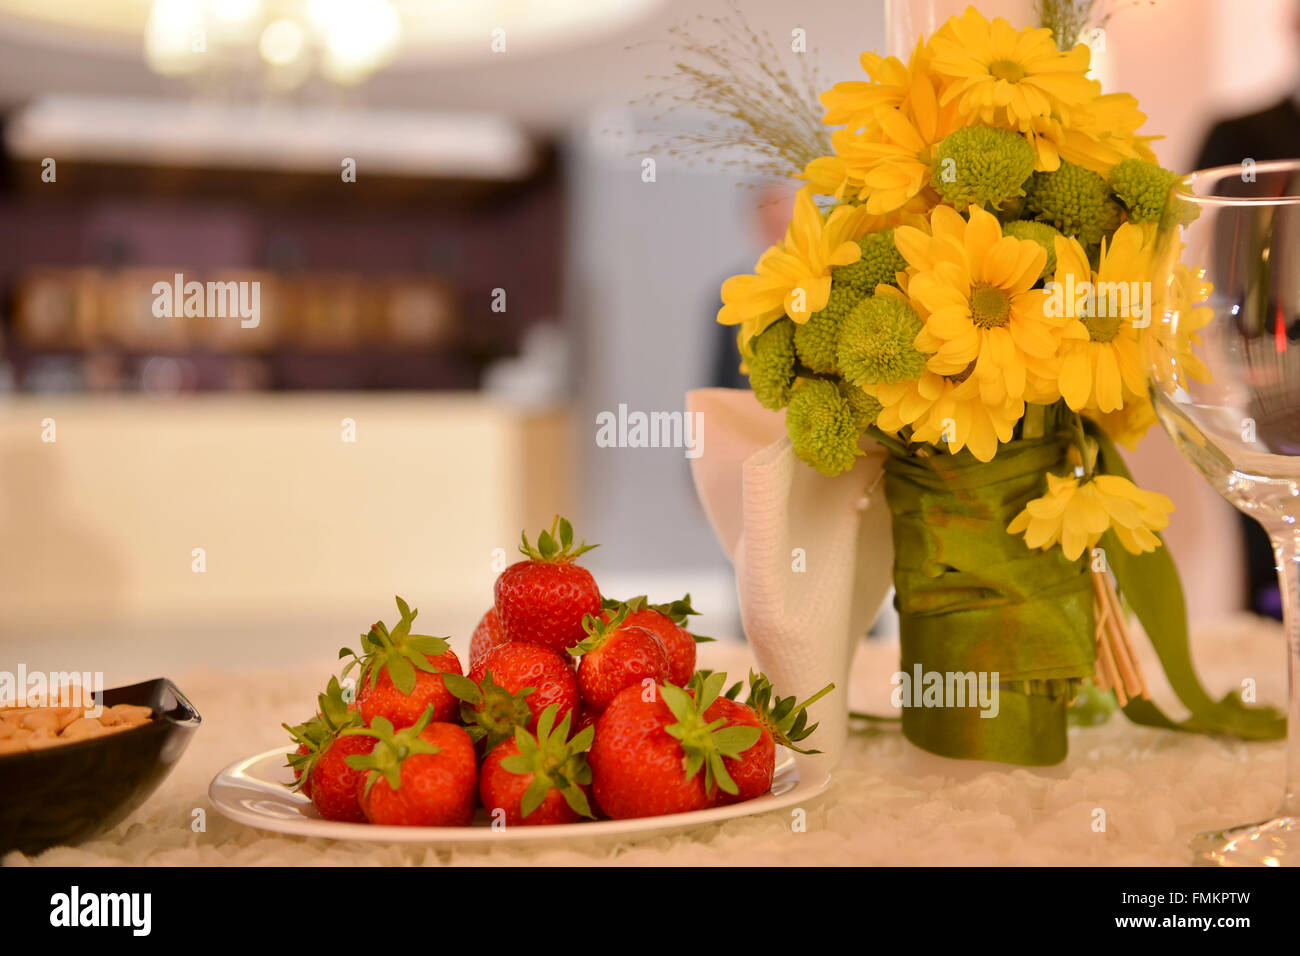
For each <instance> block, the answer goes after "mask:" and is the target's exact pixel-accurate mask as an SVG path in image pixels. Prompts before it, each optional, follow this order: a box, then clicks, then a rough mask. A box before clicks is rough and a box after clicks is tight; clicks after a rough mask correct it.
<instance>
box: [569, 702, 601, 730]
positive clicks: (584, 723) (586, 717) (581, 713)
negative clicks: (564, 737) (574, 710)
mask: <svg viewBox="0 0 1300 956" xmlns="http://www.w3.org/2000/svg"><path fill="white" fill-rule="evenodd" d="M599 717H600V711H598V710H592V709H591V708H590V707H588V706H587V705H586V704H583V705H582V706H581V707H579V708H578V719H577V720H576V721H574V724H573V732H574V733H575V734H576V733H577V732H578V731H580V730H586V729H587V728H588V727H594V726H595V724H596V720H597V719H598V718H599Z"/></svg>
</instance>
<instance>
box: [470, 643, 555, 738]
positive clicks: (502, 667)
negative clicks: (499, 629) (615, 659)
mask: <svg viewBox="0 0 1300 956" xmlns="http://www.w3.org/2000/svg"><path fill="white" fill-rule="evenodd" d="M489 675H490V676H491V678H492V680H493V681H495V682H496V683H497V684H498V685H500V686H501V687H503V688H505V690H506V691H507V692H508V693H510V694H511V695H514V694H519V693H520V692H521V691H525V690H528V689H530V688H531V693H529V694H527V704H528V709H529V711H530V712H531V714H532V719H531V720H529V727H532V726H533V724H534V723H535V722H536V720H537V718H539V717H540V716H541V715H542V711H544V710H546V708H547V707H549V706H550V705H551V704H555V705H556V707H557V708H558V710H559V716H560V717H561V718H562V717H564V715H565V714H567V713H568V712H569V711H571V710H573V709H574V708H575V707H577V706H578V679H577V677H576V676H574V673H573V668H572V667H571V666H570V665H569V661H568V659H567V658H565V657H564V656H563V655H561V654H560V653H558V652H557V651H553V650H551V649H550V648H549V647H543V646H542V645H540V644H529V643H526V642H524V641H510V642H509V643H508V644H502V645H500V646H498V647H494V648H492V650H491V651H489V652H488V655H487V656H486V657H485V658H483V660H481V661H479V662H478V664H477V666H475V667H472V668H470V672H469V679H470V680H471V681H473V682H474V683H476V684H480V683H481V682H482V681H483V679H484V678H486V677H488V676H489Z"/></svg>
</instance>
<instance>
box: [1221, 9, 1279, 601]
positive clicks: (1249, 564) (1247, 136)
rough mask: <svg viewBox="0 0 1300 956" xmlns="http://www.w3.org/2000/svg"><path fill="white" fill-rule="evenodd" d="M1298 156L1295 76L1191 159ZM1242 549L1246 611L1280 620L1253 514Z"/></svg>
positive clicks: (1273, 579) (1267, 550)
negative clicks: (1274, 98) (1281, 90)
mask: <svg viewBox="0 0 1300 956" xmlns="http://www.w3.org/2000/svg"><path fill="white" fill-rule="evenodd" d="M1290 28H1291V32H1292V34H1293V36H1295V37H1296V38H1297V39H1300V2H1297V3H1295V4H1293V6H1292V10H1291V24H1290ZM1296 158H1300V77H1297V80H1296V82H1295V83H1294V84H1293V86H1292V88H1291V89H1290V90H1287V91H1285V95H1283V96H1282V97H1281V98H1280V99H1279V100H1278V101H1277V102H1275V103H1273V104H1272V105H1270V106H1268V107H1266V108H1265V109H1262V110H1258V111H1256V112H1253V113H1246V114H1244V115H1239V116H1232V117H1227V118H1225V119H1221V120H1219V121H1218V122H1216V123H1214V125H1213V126H1211V127H1210V130H1209V132H1208V133H1207V134H1206V136H1205V141H1204V142H1203V143H1202V145H1201V149H1200V152H1198V153H1197V157H1196V164H1195V168H1196V169H1212V168H1214V167H1216V166H1235V165H1237V164H1239V163H1242V162H1244V161H1246V160H1248V159H1249V160H1254V161H1255V162H1257V163H1261V162H1266V161H1268V160H1272V159H1296ZM1239 520H1240V524H1241V529H1242V535H1243V537H1244V538H1245V551H1246V577H1247V581H1246V587H1247V591H1248V603H1249V605H1250V608H1251V610H1253V611H1255V612H1256V613H1258V614H1265V615H1268V616H1269V617H1274V618H1277V619H1279V620H1280V619H1281V617H1282V598H1281V594H1280V592H1279V590H1278V584H1277V571H1276V568H1275V560H1274V556H1273V548H1272V545H1271V544H1270V543H1269V540H1268V535H1267V534H1265V532H1264V529H1263V528H1262V527H1260V525H1259V523H1258V522H1256V521H1255V520H1254V519H1253V518H1248V517H1246V516H1245V515H1239Z"/></svg>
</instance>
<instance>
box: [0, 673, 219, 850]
mask: <svg viewBox="0 0 1300 956" xmlns="http://www.w3.org/2000/svg"><path fill="white" fill-rule="evenodd" d="M114 704H140V705H144V706H148V707H150V708H152V709H153V719H152V720H150V721H149V723H147V724H143V725H141V726H139V727H133V728H131V729H130V730H124V731H121V732H120V733H116V734H108V735H106V736H103V737H94V738H91V739H90V740H79V741H77V742H76V743H70V744H60V745H58V746H55V747H47V748H45V749H44V750H32V751H28V752H26V753H16V754H9V755H7V756H3V757H0V854H4V853H8V852H9V851H10V850H21V851H22V852H24V853H28V854H31V853H39V852H40V851H41V850H44V849H46V848H47V847H51V846H57V845H59V844H67V843H76V842H78V841H80V840H85V839H87V838H89V837H92V836H94V835H95V834H97V833H103V832H104V831H105V830H109V829H111V828H113V827H115V826H117V824H119V823H121V822H122V821H123V820H124V819H126V817H127V816H128V815H129V814H130V813H131V811H132V810H134V809H135V808H136V807H138V806H140V804H142V803H144V801H145V800H146V799H147V798H148V797H149V795H150V794H151V793H153V792H154V790H156V789H157V788H158V784H160V783H162V781H163V778H164V777H166V776H167V774H168V773H170V772H171V769H172V767H173V766H175V765H176V761H178V760H179V759H180V757H181V754H182V753H184V752H185V748H186V746H188V745H189V742H190V737H191V736H193V734H194V731H195V730H197V729H198V726H199V722H200V717H199V712H198V711H197V710H195V709H194V707H193V705H192V704H191V703H190V702H189V701H188V700H186V699H185V695H184V694H182V693H181V692H180V691H179V690H177V689H176V685H175V684H173V683H172V682H171V681H169V680H167V679H166V678H165V677H160V678H158V679H157V680H150V681H145V682H144V683H142V684H132V685H131V686H130V687H114V688H112V689H109V690H105V691H104V706H106V707H111V706H112V705H114ZM177 825H178V826H179V825H181V824H180V823H178V824H177Z"/></svg>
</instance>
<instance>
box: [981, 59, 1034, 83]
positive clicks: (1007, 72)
mask: <svg viewBox="0 0 1300 956" xmlns="http://www.w3.org/2000/svg"><path fill="white" fill-rule="evenodd" d="M989 73H990V74H991V75H992V76H993V77H994V78H995V79H998V80H1006V81H1007V82H1008V83H1019V82H1020V81H1021V80H1023V79H1024V78H1025V68H1024V67H1023V66H1021V65H1020V64H1019V63H1017V62H1016V61H1015V60H994V61H993V62H992V63H990V64H989Z"/></svg>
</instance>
